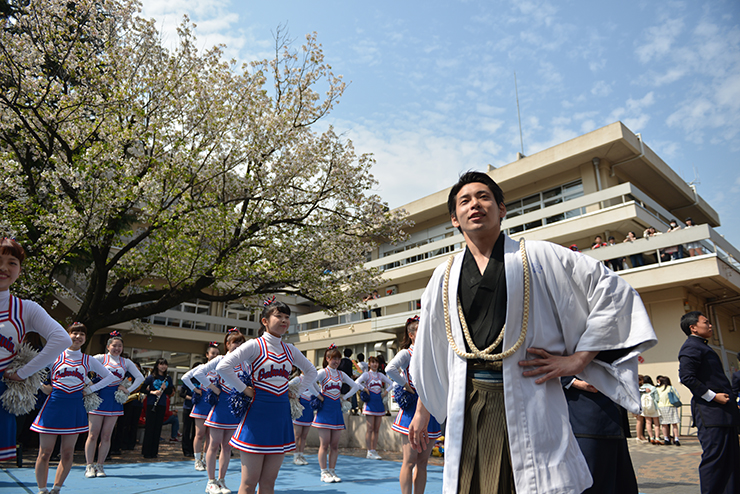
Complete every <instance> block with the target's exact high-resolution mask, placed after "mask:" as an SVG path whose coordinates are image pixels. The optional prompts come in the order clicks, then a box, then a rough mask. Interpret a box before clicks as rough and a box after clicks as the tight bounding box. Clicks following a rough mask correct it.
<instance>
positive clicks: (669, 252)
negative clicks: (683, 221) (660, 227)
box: [661, 220, 683, 261]
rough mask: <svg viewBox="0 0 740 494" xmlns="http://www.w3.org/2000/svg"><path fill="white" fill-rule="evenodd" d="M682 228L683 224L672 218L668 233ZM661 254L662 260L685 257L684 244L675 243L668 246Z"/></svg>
mask: <svg viewBox="0 0 740 494" xmlns="http://www.w3.org/2000/svg"><path fill="white" fill-rule="evenodd" d="M680 229H681V225H679V224H678V222H677V221H676V220H671V223H670V227H669V228H668V230H667V231H666V233H671V232H676V231H678V230H680ZM661 254H662V255H661V260H662V261H673V260H675V259H681V258H682V257H683V245H674V246H673V247H668V248H667V249H665V250H663V252H662V253H661Z"/></svg>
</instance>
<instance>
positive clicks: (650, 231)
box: [642, 226, 663, 238]
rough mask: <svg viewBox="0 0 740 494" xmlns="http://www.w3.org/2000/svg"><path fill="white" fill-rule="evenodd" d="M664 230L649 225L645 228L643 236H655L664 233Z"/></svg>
mask: <svg viewBox="0 0 740 494" xmlns="http://www.w3.org/2000/svg"><path fill="white" fill-rule="evenodd" d="M662 233H663V232H659V231H657V230H656V229H655V227H654V226H649V227H647V228H646V229H645V231H644V232H643V233H642V236H643V237H644V238H648V237H655V236H656V235H662Z"/></svg>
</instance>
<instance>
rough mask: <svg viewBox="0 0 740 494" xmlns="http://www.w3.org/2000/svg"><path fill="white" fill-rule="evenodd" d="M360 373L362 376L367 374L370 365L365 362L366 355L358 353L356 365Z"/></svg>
mask: <svg viewBox="0 0 740 494" xmlns="http://www.w3.org/2000/svg"><path fill="white" fill-rule="evenodd" d="M355 365H356V367H357V369H358V371H359V373H360V374H362V373H363V372H367V369H368V365H367V362H365V354H364V353H358V354H357V364H355Z"/></svg>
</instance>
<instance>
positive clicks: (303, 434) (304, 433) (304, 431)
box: [289, 374, 314, 465]
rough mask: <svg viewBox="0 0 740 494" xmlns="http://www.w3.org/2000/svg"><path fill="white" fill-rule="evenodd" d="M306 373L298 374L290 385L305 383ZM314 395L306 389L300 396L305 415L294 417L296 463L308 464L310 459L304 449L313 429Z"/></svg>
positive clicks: (299, 399)
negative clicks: (305, 454)
mask: <svg viewBox="0 0 740 494" xmlns="http://www.w3.org/2000/svg"><path fill="white" fill-rule="evenodd" d="M304 377H305V374H301V375H300V376H296V377H294V378H293V379H291V380H290V383H289V386H293V385H294V383H296V382H297V383H298V386H299V388H300V387H303V385H304V382H303V380H304ZM313 397H314V395H313V393H312V392H311V391H310V390H308V389H307V390H306V391H304V392H303V393H301V395H300V396H299V397H298V401H299V402H300V404H301V405H303V415H301V416H300V417H298V418H297V419H293V432H294V433H295V453H294V454H293V463H294V464H296V465H308V460H306V458H305V457H304V456H303V449H304V448H305V447H306V439H307V438H308V433H309V432H310V431H311V424H312V423H313V417H314V410H313V408H312V407H311V399H312V398H313Z"/></svg>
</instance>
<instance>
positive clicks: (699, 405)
mask: <svg viewBox="0 0 740 494" xmlns="http://www.w3.org/2000/svg"><path fill="white" fill-rule="evenodd" d="M681 330H682V331H683V332H684V333H685V334H686V336H687V338H686V342H685V343H684V344H683V346H682V347H681V350H680V351H679V352H678V377H679V378H680V379H681V384H683V385H684V386H686V387H687V388H689V389H690V390H691V395H692V397H691V415H692V417H693V418H694V423H693V425H694V426H695V427H696V428H697V436H699V442H700V443H701V449H702V454H701V463H699V483H700V485H701V492H702V494H710V493H711V494H737V493H738V492H740V468H738V465H740V443H738V437H737V428H738V426H740V411H738V408H737V404H736V400H737V396H736V395H735V393H733V391H732V385H731V384H730V381H729V379H727V376H726V375H725V371H724V367H723V366H722V360H720V358H719V355H717V352H715V351H714V349H712V348H711V347H710V346H709V345H708V343H709V339H710V338H711V337H712V333H713V330H712V325H711V324H710V323H709V320H708V319H707V318H706V316H704V314H702V313H701V312H699V311H692V312H687V313H686V314H684V315H683V316H682V317H681Z"/></svg>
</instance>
